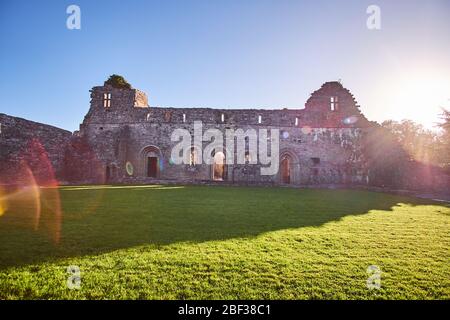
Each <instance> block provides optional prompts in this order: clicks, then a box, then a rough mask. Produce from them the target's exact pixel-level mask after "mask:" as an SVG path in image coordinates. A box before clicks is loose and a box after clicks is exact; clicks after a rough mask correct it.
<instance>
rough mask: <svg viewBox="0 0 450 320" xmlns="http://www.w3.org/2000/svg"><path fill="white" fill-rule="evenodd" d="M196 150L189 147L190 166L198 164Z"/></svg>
mask: <svg viewBox="0 0 450 320" xmlns="http://www.w3.org/2000/svg"><path fill="white" fill-rule="evenodd" d="M198 162H199V161H198V151H197V149H195V147H191V153H190V157H189V164H190V165H191V166H195V165H197V164H198Z"/></svg>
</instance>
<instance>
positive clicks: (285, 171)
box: [281, 155, 292, 184]
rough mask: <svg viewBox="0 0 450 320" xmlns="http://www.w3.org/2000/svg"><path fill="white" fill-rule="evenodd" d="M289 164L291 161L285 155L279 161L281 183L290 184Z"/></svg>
mask: <svg viewBox="0 0 450 320" xmlns="http://www.w3.org/2000/svg"><path fill="white" fill-rule="evenodd" d="M291 163H292V159H291V157H290V156H288V155H285V156H284V157H283V158H282V159H281V183H284V184H290V183H291Z"/></svg>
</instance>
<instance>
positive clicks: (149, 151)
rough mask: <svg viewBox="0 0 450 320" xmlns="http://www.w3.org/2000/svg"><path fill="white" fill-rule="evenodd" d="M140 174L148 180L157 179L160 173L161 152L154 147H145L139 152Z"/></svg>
mask: <svg viewBox="0 0 450 320" xmlns="http://www.w3.org/2000/svg"><path fill="white" fill-rule="evenodd" d="M141 157H142V174H143V176H145V177H148V178H159V176H160V173H161V160H162V157H161V151H160V150H159V148H157V147H155V146H148V147H145V148H144V149H143V150H142V152H141Z"/></svg>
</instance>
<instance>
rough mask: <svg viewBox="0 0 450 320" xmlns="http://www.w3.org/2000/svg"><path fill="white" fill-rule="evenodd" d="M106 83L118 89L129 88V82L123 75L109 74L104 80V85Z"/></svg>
mask: <svg viewBox="0 0 450 320" xmlns="http://www.w3.org/2000/svg"><path fill="white" fill-rule="evenodd" d="M107 84H109V85H110V86H113V87H114V88H118V89H131V84H129V83H128V82H127V80H125V78H124V77H122V76H120V75H118V74H113V75H111V76H110V77H109V78H108V80H106V81H105V85H107Z"/></svg>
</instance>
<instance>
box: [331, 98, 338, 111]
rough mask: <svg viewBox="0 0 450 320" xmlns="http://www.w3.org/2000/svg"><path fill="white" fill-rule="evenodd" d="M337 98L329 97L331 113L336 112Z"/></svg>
mask: <svg viewBox="0 0 450 320" xmlns="http://www.w3.org/2000/svg"><path fill="white" fill-rule="evenodd" d="M338 105H339V103H338V97H330V109H331V111H337V110H338Z"/></svg>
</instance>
